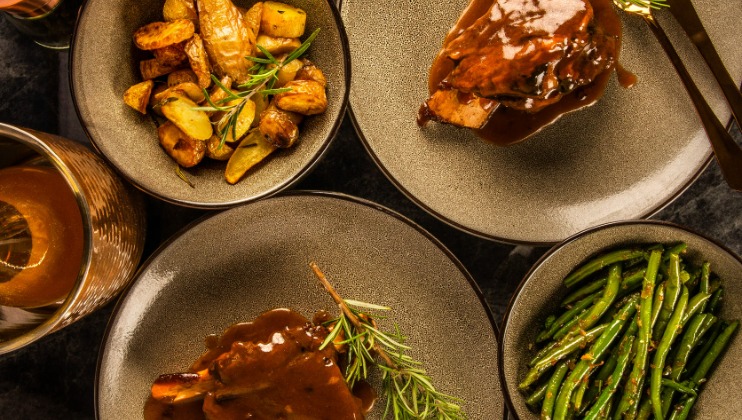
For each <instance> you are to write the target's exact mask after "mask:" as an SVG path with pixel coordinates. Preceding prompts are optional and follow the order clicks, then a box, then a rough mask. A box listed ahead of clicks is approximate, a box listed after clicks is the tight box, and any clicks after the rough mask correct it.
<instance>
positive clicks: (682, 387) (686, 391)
mask: <svg viewBox="0 0 742 420" xmlns="http://www.w3.org/2000/svg"><path fill="white" fill-rule="evenodd" d="M662 386H666V387H668V388H672V389H674V390H676V391H680V392H682V393H683V394H689V395H693V396H698V393H697V392H696V391H695V390H694V389H693V388H690V387H688V386H686V385H683V384H680V383H677V382H675V381H673V380H672V379H667V378H663V379H662Z"/></svg>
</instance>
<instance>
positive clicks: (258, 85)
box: [197, 28, 320, 148]
mask: <svg viewBox="0 0 742 420" xmlns="http://www.w3.org/2000/svg"><path fill="white" fill-rule="evenodd" d="M319 31H320V30H319V28H317V29H316V30H315V31H314V32H312V34H311V35H309V37H307V39H306V40H305V41H304V42H303V43H302V44H301V45H300V46H299V47H297V48H296V49H295V50H294V51H292V52H291V53H289V55H287V56H286V58H284V59H283V60H282V61H278V60H277V59H276V58H275V57H274V56H273V55H272V54H271V53H270V52H268V50H266V49H265V48H263V47H262V46H260V45H258V46H257V47H258V49H259V50H260V52H262V53H263V55H265V58H262V57H245V58H246V59H248V60H250V61H252V62H254V63H255V65H254V66H252V67H251V68H250V71H249V73H250V74H249V76H250V78H249V79H248V80H247V81H246V82H244V83H242V84H239V85H237V88H238V89H239V90H236V91H233V90H231V89H230V88H228V87H227V86H225V85H224V84H223V83H221V82H220V81H219V79H218V78H217V77H216V76H214V75H213V74H212V75H211V79H212V80H213V81H214V84H216V86H217V87H219V89H221V90H222V91H224V93H226V94H227V96H226V97H225V98H223V99H220V100H217V101H213V100H212V99H211V97H210V95H209V92H207V91H206V89H203V88H202V90H203V92H204V96H205V97H206V102H207V103H208V104H209V106H203V107H198V108H197V109H198V110H201V111H221V112H224V113H225V114H224V115H223V116H222V117H221V118H220V119H219V120H218V121H216V123H215V125H216V128H217V133H218V134H219V136H220V138H221V141H220V142H219V148H221V147H222V146H223V145H224V142H225V141H226V140H227V135H228V133H229V132H230V131H231V132H232V138H233V139H234V140H237V138H236V134H237V119H238V116H239V115H240V112H241V111H242V108H243V107H244V106H245V103H246V102H247V101H248V100H249V99H250V98H251V97H252V96H253V95H254V94H255V93H256V92H260V93H261V94H263V95H275V94H277V93H281V92H288V91H290V90H291V88H278V89H274V88H273V86H274V84H275V83H276V81H277V80H278V71H279V70H281V68H283V67H284V66H286V65H287V64H288V63H290V62H292V61H294V60H296V59H297V58H299V57H301V56H302V55H303V54H304V53H305V52H306V51H307V49H309V46H310V45H311V44H312V42H313V41H314V39H315V38H317V34H319ZM235 100H237V101H239V102H236V103H234V104H228V103H229V102H232V101H235Z"/></svg>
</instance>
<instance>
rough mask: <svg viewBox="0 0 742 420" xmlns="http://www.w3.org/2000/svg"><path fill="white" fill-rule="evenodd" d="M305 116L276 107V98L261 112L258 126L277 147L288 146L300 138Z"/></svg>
mask: <svg viewBox="0 0 742 420" xmlns="http://www.w3.org/2000/svg"><path fill="white" fill-rule="evenodd" d="M303 118H304V117H303V116H302V115H301V114H297V113H294V112H290V111H285V110H283V109H279V108H277V107H276V104H275V99H274V100H273V101H271V103H270V105H268V108H266V109H265V111H263V113H262V114H260V124H258V128H259V129H260V132H261V133H263V134H264V135H265V136H266V137H267V138H268V140H269V141H270V142H271V143H272V144H273V145H274V146H276V147H281V148H287V147H291V146H293V145H294V143H296V140H297V139H298V138H299V123H301V120H302V119H303Z"/></svg>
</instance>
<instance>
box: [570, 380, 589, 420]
mask: <svg viewBox="0 0 742 420" xmlns="http://www.w3.org/2000/svg"><path fill="white" fill-rule="evenodd" d="M591 370H592V368H591ZM589 377H590V371H588V373H587V374H586V375H585V378H584V379H583V380H582V381H580V384H579V385H577V389H576V390H575V393H574V395H572V406H574V408H575V414H577V415H579V414H580V413H581V412H582V411H583V408H584V407H583V406H582V401H583V398H584V397H585V391H587V385H588V383H589V382H590V381H589V380H588V378H589Z"/></svg>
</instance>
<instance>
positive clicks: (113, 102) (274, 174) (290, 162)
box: [70, 0, 350, 208]
mask: <svg viewBox="0 0 742 420" xmlns="http://www.w3.org/2000/svg"><path fill="white" fill-rule="evenodd" d="M252 3H253V1H252V0H236V1H235V4H237V5H238V6H249V5H250V4H252ZM291 4H293V5H294V6H297V7H301V8H303V9H304V10H305V11H306V12H307V30H306V34H309V33H311V32H312V31H313V30H314V29H315V28H321V32H320V35H319V36H318V38H317V40H316V41H315V42H314V44H313V45H312V47H311V48H310V50H309V55H308V57H309V58H310V59H311V60H312V61H314V62H315V63H316V64H317V65H318V66H319V67H320V68H321V69H322V70H323V71H324V73H325V76H326V77H327V80H328V84H327V98H328V102H329V106H328V108H327V111H326V112H325V113H324V114H321V115H316V116H313V117H312V118H307V119H306V120H305V121H304V122H303V123H302V124H301V125H300V132H301V136H300V140H299V142H298V143H297V144H296V145H295V146H294V147H292V148H290V149H285V150H280V151H279V152H278V153H275V154H274V155H273V156H269V157H268V159H267V160H266V162H264V163H261V164H260V165H258V166H257V167H256V168H253V169H252V170H251V171H250V172H248V174H247V175H246V176H245V178H244V179H242V181H240V182H239V183H238V184H236V185H229V184H227V183H226V181H225V180H224V169H225V167H226V162H214V161H210V160H209V159H204V161H203V162H202V163H201V164H199V165H198V166H197V167H195V168H192V169H188V170H184V172H185V173H186V174H187V176H188V177H189V179H190V180H191V181H192V182H193V183H194V184H195V188H191V187H189V186H188V184H187V183H185V182H184V181H183V180H181V179H180V178H179V177H178V176H177V174H176V172H175V168H176V165H175V162H174V161H173V160H172V159H171V158H170V157H169V156H167V155H166V154H165V152H164V151H163V150H162V148H161V147H160V145H159V142H158V139H157V130H156V127H155V125H154V122H153V121H152V119H151V118H150V117H149V116H143V115H141V114H139V113H137V112H136V111H134V110H133V109H131V108H129V107H128V106H127V105H125V104H124V102H123V100H122V98H123V94H124V91H125V90H126V89H127V88H128V87H129V86H131V85H133V84H134V83H137V82H140V81H141V76H140V75H139V70H138V69H139V61H138V60H139V59H141V58H143V57H144V54H143V53H141V52H140V51H138V50H137V49H136V47H134V45H133V43H132V34H133V33H134V31H135V30H136V29H137V28H139V27H140V26H142V25H145V24H147V23H149V22H153V21H156V20H162V5H163V2H162V0H143V1H133V0H88V1H87V2H86V3H85V6H84V7H83V9H82V11H81V13H80V18H79V20H78V24H77V28H76V31H75V35H74V38H73V43H72V52H71V57H72V58H71V61H70V78H71V84H72V93H73V98H74V103H75V106H76V108H77V112H78V115H79V117H80V120H81V121H82V123H83V126H84V128H85V131H86V132H87V134H88V137H90V139H91V141H92V143H93V145H95V147H96V149H98V150H99V151H100V152H101V153H102V154H103V155H104V157H105V158H106V160H108V162H109V163H110V164H111V165H113V166H114V167H115V168H116V169H117V170H118V171H119V172H120V173H121V174H123V176H125V177H126V178H127V179H128V180H129V181H131V182H132V183H133V184H134V185H136V186H137V187H138V188H140V189H142V190H144V191H145V192H147V193H149V194H151V195H153V196H155V197H158V198H160V199H163V200H166V201H169V202H172V203H176V204H181V205H185V206H191V207H200V208H224V207H229V206H232V205H235V204H238V203H244V202H248V201H252V200H256V199H259V198H263V197H267V196H270V195H272V194H275V193H277V192H278V191H281V190H283V189H286V188H288V187H290V186H291V185H293V184H294V183H296V182H298V181H299V180H300V179H301V177H302V176H303V175H305V174H307V173H308V172H309V170H310V169H311V168H312V167H313V166H314V165H315V164H316V163H317V161H318V160H319V159H320V158H321V156H322V154H323V153H324V152H325V150H326V149H327V147H328V146H329V144H330V141H331V140H332V138H333V137H334V136H335V134H336V132H337V129H338V127H339V125H340V121H341V118H342V116H343V115H344V112H345V108H346V104H347V97H348V85H349V83H350V58H349V54H348V43H347V39H346V36H345V30H344V28H343V24H342V21H341V20H340V17H339V14H338V11H337V9H336V8H335V6H334V5H333V4H331V3H330V2H329V1H328V0H295V1H292V2H291ZM144 58H146V57H144Z"/></svg>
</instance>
